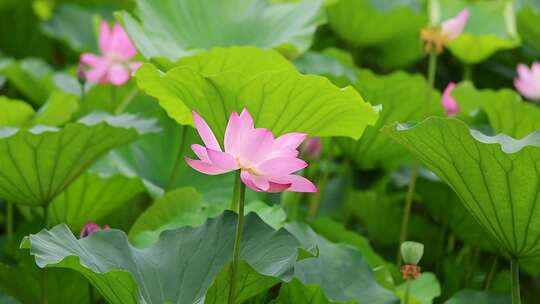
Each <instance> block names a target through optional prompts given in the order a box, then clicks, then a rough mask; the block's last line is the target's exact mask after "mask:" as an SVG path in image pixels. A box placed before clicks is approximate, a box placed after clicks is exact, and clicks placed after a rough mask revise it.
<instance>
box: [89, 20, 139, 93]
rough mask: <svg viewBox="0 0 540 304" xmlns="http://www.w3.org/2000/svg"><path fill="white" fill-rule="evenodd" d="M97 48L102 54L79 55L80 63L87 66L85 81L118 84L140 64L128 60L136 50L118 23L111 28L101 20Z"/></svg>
mask: <svg viewBox="0 0 540 304" xmlns="http://www.w3.org/2000/svg"><path fill="white" fill-rule="evenodd" d="M99 49H100V50H101V52H102V54H103V56H98V55H94V54H91V53H83V54H82V55H81V63H83V64H85V65H87V66H88V70H87V71H86V72H85V76H86V80H87V81H90V82H95V83H111V84H113V85H116V86H120V85H123V84H124V83H126V82H127V81H128V80H129V77H130V75H131V73H132V72H135V71H136V70H137V69H138V68H139V66H140V65H141V63H140V62H131V61H130V60H131V59H132V58H133V57H134V56H135V54H136V53H137V50H136V49H135V47H134V46H133V44H132V43H131V41H130V40H129V37H128V35H127V33H126V32H125V31H124V29H123V28H122V27H121V26H120V24H118V23H117V24H115V25H114V27H113V28H112V30H111V29H110V28H109V25H108V24H107V22H105V21H103V22H101V27H100V31H99Z"/></svg>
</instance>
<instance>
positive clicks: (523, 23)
mask: <svg viewBox="0 0 540 304" xmlns="http://www.w3.org/2000/svg"><path fill="white" fill-rule="evenodd" d="M516 2H517V3H520V2H523V3H522V4H521V5H520V7H519V8H518V9H517V26H518V32H519V35H520V36H521V37H522V38H523V41H525V43H527V44H530V45H532V46H534V47H535V48H536V49H537V50H540V28H539V27H538V22H540V5H538V3H537V2H536V3H534V1H526V0H524V1H520V0H517V1H516ZM517 5H519V4H517Z"/></svg>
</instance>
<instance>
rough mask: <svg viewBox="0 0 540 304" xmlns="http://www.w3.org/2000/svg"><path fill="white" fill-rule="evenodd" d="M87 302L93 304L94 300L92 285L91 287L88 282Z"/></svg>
mask: <svg viewBox="0 0 540 304" xmlns="http://www.w3.org/2000/svg"><path fill="white" fill-rule="evenodd" d="M88 302H89V303H90V304H93V303H94V302H95V301H94V287H92V284H90V283H88Z"/></svg>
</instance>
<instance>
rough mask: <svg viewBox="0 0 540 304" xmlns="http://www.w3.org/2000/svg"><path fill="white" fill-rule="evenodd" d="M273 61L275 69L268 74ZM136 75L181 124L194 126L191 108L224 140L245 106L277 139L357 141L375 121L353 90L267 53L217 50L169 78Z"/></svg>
mask: <svg viewBox="0 0 540 304" xmlns="http://www.w3.org/2000/svg"><path fill="white" fill-rule="evenodd" d="M246 58H249V60H246ZM246 61H247V62H252V63H253V65H247V64H246ZM236 63H239V65H238V66H237V65H236ZM270 63H272V65H274V68H272V70H270V71H264V70H263V69H262V67H264V66H267V65H269V64H270ZM220 71H225V72H220ZM136 77H137V80H138V84H139V86H140V87H141V88H142V89H143V90H145V91H146V92H147V93H148V94H149V95H151V96H154V97H156V98H157V99H158V100H159V102H160V105H161V106H162V107H163V108H164V109H165V110H166V111H167V113H168V114H169V116H171V117H173V118H174V119H175V120H176V121H177V122H178V123H180V124H193V122H192V118H191V110H193V111H197V112H199V113H200V114H201V115H202V116H203V117H204V118H205V119H206V121H207V122H208V124H209V125H210V127H211V128H212V130H213V131H214V133H216V136H217V137H218V138H223V134H224V131H225V127H226V125H227V120H228V118H229V115H230V113H231V112H232V111H241V110H242V109H243V108H244V107H245V108H247V109H248V110H249V111H250V113H251V114H252V116H253V118H254V120H255V124H256V125H257V127H265V128H269V129H270V130H272V132H273V133H274V134H275V135H281V134H284V133H287V132H291V131H297V132H305V133H308V134H310V135H312V136H348V137H353V138H358V137H360V135H361V134H362V132H363V130H364V129H365V127H366V126H367V125H372V124H374V123H375V121H376V120H377V113H376V112H375V110H374V109H373V108H372V107H371V105H370V104H368V103H366V102H364V100H363V99H362V97H361V96H360V95H359V94H358V93H357V92H356V91H355V90H354V89H353V88H352V87H347V88H344V89H341V88H338V87H336V86H334V85H333V84H332V83H331V82H330V81H328V79H326V78H324V77H321V76H314V75H302V74H300V73H299V72H297V71H296V70H295V69H294V67H293V66H292V65H291V64H288V63H286V60H285V59H284V58H282V57H279V56H278V55H277V54H275V53H273V52H272V51H269V50H266V51H265V50H258V49H254V48H232V49H214V50H212V51H210V52H206V53H203V54H200V55H197V56H195V57H193V58H189V59H188V60H186V61H185V62H180V64H179V65H178V66H177V67H175V68H173V69H171V70H169V71H168V72H167V73H165V74H162V73H160V71H159V70H158V69H157V68H156V67H154V66H153V65H150V64H146V65H143V66H142V67H141V68H140V69H139V70H138V71H137V74H136Z"/></svg>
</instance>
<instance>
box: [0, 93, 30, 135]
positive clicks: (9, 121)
mask: <svg viewBox="0 0 540 304" xmlns="http://www.w3.org/2000/svg"><path fill="white" fill-rule="evenodd" d="M0 109H2V111H0V127H20V126H22V125H24V124H25V123H26V122H27V121H28V120H30V119H31V118H32V117H33V116H34V109H33V108H32V107H31V106H30V105H29V104H27V103H26V102H24V101H22V100H17V99H9V98H7V97H5V96H0Z"/></svg>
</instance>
